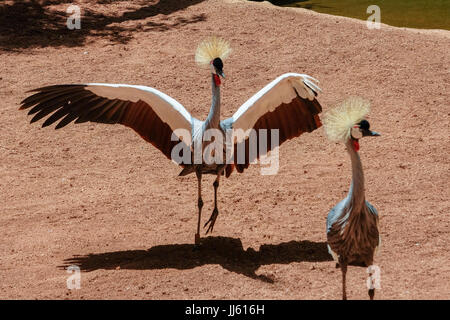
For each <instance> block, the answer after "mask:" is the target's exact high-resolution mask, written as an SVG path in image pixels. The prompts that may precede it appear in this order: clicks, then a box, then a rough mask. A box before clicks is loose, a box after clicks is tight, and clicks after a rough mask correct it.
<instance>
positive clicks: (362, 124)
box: [359, 120, 370, 130]
mask: <svg viewBox="0 0 450 320" xmlns="http://www.w3.org/2000/svg"><path fill="white" fill-rule="evenodd" d="M359 127H360V128H361V129H364V130H369V128H370V123H369V121H367V120H363V121H361V122H360V123H359Z"/></svg>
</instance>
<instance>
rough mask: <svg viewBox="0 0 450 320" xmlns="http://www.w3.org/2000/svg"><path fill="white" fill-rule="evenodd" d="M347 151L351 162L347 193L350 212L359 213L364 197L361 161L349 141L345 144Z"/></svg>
mask: <svg viewBox="0 0 450 320" xmlns="http://www.w3.org/2000/svg"><path fill="white" fill-rule="evenodd" d="M346 147H347V151H348V153H349V155H350V159H351V161H352V184H351V186H350V191H349V199H350V203H351V206H352V212H355V213H360V212H361V209H362V207H363V206H364V203H365V195H364V173H363V169H362V164H361V159H360V157H359V154H358V152H357V151H356V150H355V148H354V146H353V143H352V141H351V139H349V141H347V143H346Z"/></svg>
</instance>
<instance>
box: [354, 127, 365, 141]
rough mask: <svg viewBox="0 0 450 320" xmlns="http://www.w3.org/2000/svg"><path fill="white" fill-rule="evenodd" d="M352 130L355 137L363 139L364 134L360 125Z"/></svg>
mask: <svg viewBox="0 0 450 320" xmlns="http://www.w3.org/2000/svg"><path fill="white" fill-rule="evenodd" d="M351 130H352V131H351V135H352V137H353V138H354V139H361V138H362V137H363V134H362V132H361V129H360V128H359V126H354V127H353V128H352V129H351Z"/></svg>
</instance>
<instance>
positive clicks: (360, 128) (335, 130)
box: [323, 97, 380, 151]
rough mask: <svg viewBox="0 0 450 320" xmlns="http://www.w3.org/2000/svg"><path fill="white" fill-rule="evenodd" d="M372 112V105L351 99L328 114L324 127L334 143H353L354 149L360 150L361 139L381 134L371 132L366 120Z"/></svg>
mask: <svg viewBox="0 0 450 320" xmlns="http://www.w3.org/2000/svg"><path fill="white" fill-rule="evenodd" d="M369 110H370V103H369V102H368V101H365V100H363V99H361V98H358V97H356V98H349V99H347V100H345V101H344V102H342V103H341V104H340V105H338V106H337V107H336V108H334V109H332V110H330V111H329V112H327V113H326V114H325V116H324V119H323V126H324V128H325V131H326V133H327V136H328V138H329V139H330V140H332V141H343V142H345V143H347V142H348V141H351V143H352V146H353V149H354V150H355V151H358V150H359V139H361V138H363V137H376V136H379V135H380V134H379V133H377V132H375V131H371V130H370V123H369V121H367V120H366V119H365V116H366V115H367V113H369Z"/></svg>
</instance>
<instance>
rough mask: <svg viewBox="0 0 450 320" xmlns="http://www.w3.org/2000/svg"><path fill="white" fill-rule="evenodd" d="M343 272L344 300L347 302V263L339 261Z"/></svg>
mask: <svg viewBox="0 0 450 320" xmlns="http://www.w3.org/2000/svg"><path fill="white" fill-rule="evenodd" d="M339 264H340V266H341V271H342V300H347V288H346V276H347V261H344V260H343V259H340V260H339Z"/></svg>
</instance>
